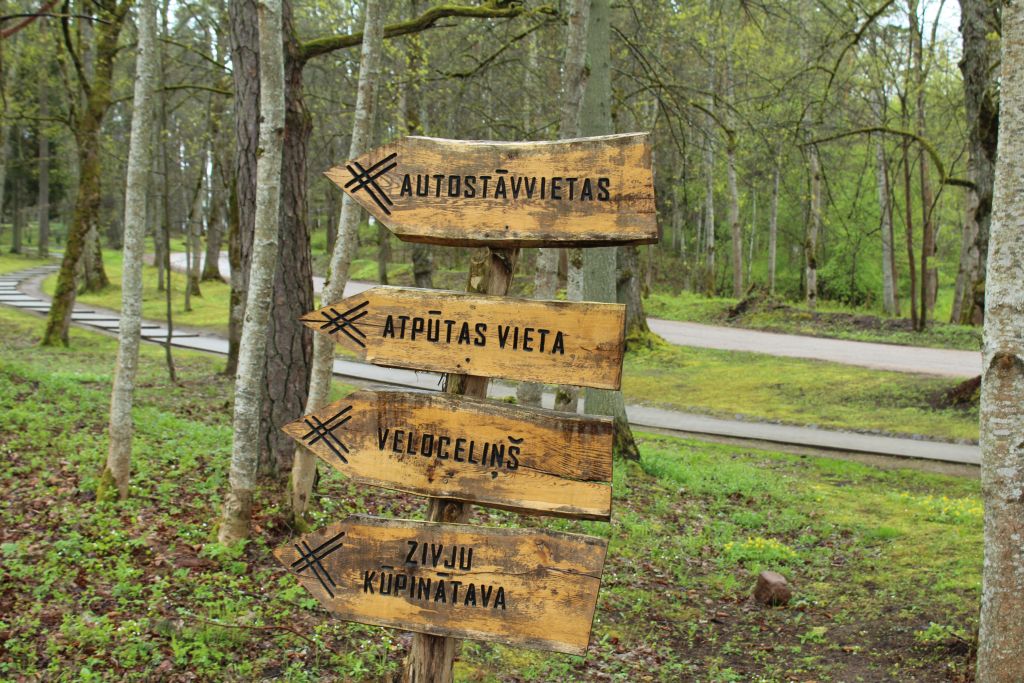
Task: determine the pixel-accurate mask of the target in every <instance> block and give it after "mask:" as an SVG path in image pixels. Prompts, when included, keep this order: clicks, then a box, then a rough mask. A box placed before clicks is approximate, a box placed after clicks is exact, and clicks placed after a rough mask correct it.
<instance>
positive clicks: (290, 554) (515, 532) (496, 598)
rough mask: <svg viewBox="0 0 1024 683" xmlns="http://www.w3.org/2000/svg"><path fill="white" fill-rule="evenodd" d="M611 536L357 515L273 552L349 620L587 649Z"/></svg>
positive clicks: (558, 649) (580, 651) (510, 642)
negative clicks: (606, 539)
mask: <svg viewBox="0 0 1024 683" xmlns="http://www.w3.org/2000/svg"><path fill="white" fill-rule="evenodd" d="M607 549H608V542H607V541H605V540H604V539H601V538H594V537H590V536H579V535H573V534H565V533H557V532H550V531H540V530H534V529H493V528H483V527H473V526H468V525H464V524H437V523H433V522H413V521H409V520H402V519H381V518H376V517H367V516H363V515H353V516H351V517H349V518H348V519H346V520H345V521H343V522H340V523H338V524H334V525H332V526H329V527H327V528H325V529H322V530H319V531H316V532H313V533H311V534H307V535H305V536H302V537H300V538H298V539H295V541H294V542H293V543H289V544H287V545H284V546H281V547H280V548H278V549H277V550H275V551H274V555H275V556H276V557H277V559H278V560H279V561H280V562H281V564H283V565H284V566H285V568H287V569H288V571H289V572H291V573H292V574H294V575H295V576H296V577H297V578H298V580H299V581H300V582H301V583H302V584H303V585H304V586H305V587H306V588H307V589H308V590H309V591H310V593H312V594H313V595H314V596H315V597H316V599H317V600H319V601H320V603H321V604H323V606H324V607H325V608H326V609H327V610H329V611H330V612H332V613H334V614H336V615H338V616H339V617H341V618H342V619H347V620H349V621H358V622H361V623H364V624H375V625H378V626H390V627H393V628H400V629H404V630H410V631H418V632H421V633H430V634H434V635H440V636H452V637H456V638H472V639H476V640H491V641H495V642H499V643H505V644H508V645H522V646H526V647H533V648H538V649H543V650H554V651H556V652H565V653H569V654H576V655H582V654H585V653H586V651H587V645H588V643H589V641H590V629H591V623H592V621H593V618H594V610H595V608H596V607H597V593H598V590H599V589H600V587H601V572H602V569H603V567H604V558H605V553H606V552H607Z"/></svg>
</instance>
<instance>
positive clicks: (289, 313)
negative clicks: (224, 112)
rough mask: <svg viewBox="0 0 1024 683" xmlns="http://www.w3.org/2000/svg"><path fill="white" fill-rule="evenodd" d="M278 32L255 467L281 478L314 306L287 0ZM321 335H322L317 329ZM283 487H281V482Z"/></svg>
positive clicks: (291, 446) (301, 124)
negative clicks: (272, 215) (280, 124)
mask: <svg viewBox="0 0 1024 683" xmlns="http://www.w3.org/2000/svg"><path fill="white" fill-rule="evenodd" d="M283 20H284V30H285V37H286V39H287V42H286V45H285V48H286V53H285V129H286V133H285V136H284V148H283V151H282V163H283V166H282V171H281V173H282V176H281V204H280V217H279V223H278V225H279V231H280V232H279V235H278V240H279V245H280V246H279V255H278V259H277V269H276V272H275V274H274V296H273V299H274V306H273V308H272V309H271V318H270V328H269V330H268V339H269V340H268V344H267V361H266V362H267V367H266V381H265V383H264V388H263V402H262V409H263V419H262V421H261V422H260V443H261V444H262V445H263V449H262V452H261V456H260V467H261V473H263V474H266V475H269V476H272V477H274V478H277V479H280V480H281V481H282V483H284V482H285V481H286V480H287V477H288V475H289V472H290V471H291V469H292V465H293V462H294V454H295V442H294V441H292V439H291V437H289V436H288V435H287V434H285V433H284V432H282V431H281V428H280V427H281V425H283V424H285V423H287V422H290V421H291V420H294V419H295V417H296V415H300V414H301V412H302V408H303V406H304V405H305V404H306V397H307V392H308V391H309V378H310V371H311V368H312V363H313V339H312V338H313V336H314V335H313V333H312V332H311V331H310V330H309V329H308V328H306V327H305V326H304V325H299V324H297V323H296V320H298V318H299V317H300V316H302V315H304V314H306V313H308V312H309V311H310V310H312V308H313V263H312V253H311V248H310V236H309V225H308V224H307V223H306V214H307V211H306V149H307V147H308V143H309V135H310V132H311V131H312V128H313V124H312V120H311V118H310V115H309V112H308V111H307V110H306V107H305V104H304V103H303V100H302V69H303V66H304V64H303V63H302V62H301V61H299V59H298V58H297V54H298V50H299V45H298V42H297V40H296V38H295V31H294V30H293V28H292V12H291V2H290V0H284V2H283ZM316 336H322V335H316ZM282 488H284V487H282Z"/></svg>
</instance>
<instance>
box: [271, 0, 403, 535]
mask: <svg viewBox="0 0 1024 683" xmlns="http://www.w3.org/2000/svg"><path fill="white" fill-rule="evenodd" d="M365 15H366V16H365V26H364V31H363V34H364V36H365V39H364V40H363V45H362V54H361V57H360V66H359V83H358V86H357V89H356V108H355V112H354V114H353V124H352V139H351V143H350V147H349V157H348V158H349V159H355V158H356V157H358V156H359V155H360V154H362V153H363V152H364V151H366V149H367V148H368V147H369V146H370V144H371V142H372V140H373V123H374V115H375V113H376V104H377V86H378V82H379V81H380V63H381V53H382V51H383V40H384V11H383V8H382V7H381V3H380V2H379V1H378V0H368V2H367V3H366V9H365ZM359 215H360V208H359V205H358V204H356V203H355V202H354V201H352V199H351V198H350V197H349V196H348V195H347V194H346V195H344V197H343V198H342V201H341V216H340V219H339V221H338V240H337V243H336V244H335V246H334V251H333V252H332V253H331V262H330V266H329V270H328V274H327V282H326V283H325V284H324V289H323V292H322V293H321V295H320V302H321V305H324V306H326V305H329V304H332V303H335V302H337V301H340V300H341V299H342V298H343V296H344V292H345V284H346V283H347V282H348V270H349V265H350V264H351V262H352V253H353V251H354V248H355V244H356V230H357V228H358V225H359ZM333 366H334V341H333V340H331V339H330V338H329V337H326V336H324V335H322V334H318V335H315V336H314V338H313V362H312V367H311V374H310V381H309V394H308V397H307V398H306V405H305V412H306V413H311V412H313V411H316V410H319V409H320V408H322V407H323V406H324V405H325V404H326V403H327V399H328V395H329V393H330V389H331V377H332V371H333ZM293 419H294V418H293ZM315 477H316V456H315V455H313V453H312V452H310V451H309V450H308V449H306V448H303V447H301V446H300V447H299V448H297V449H295V462H294V465H293V467H292V475H291V515H292V521H293V523H294V524H295V525H296V526H297V527H299V528H303V527H304V526H305V525H306V511H307V510H308V509H309V497H310V494H311V492H312V489H313V480H314V478H315Z"/></svg>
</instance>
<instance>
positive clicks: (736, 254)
mask: <svg viewBox="0 0 1024 683" xmlns="http://www.w3.org/2000/svg"><path fill="white" fill-rule="evenodd" d="M725 154H726V161H727V166H728V174H727V175H728V181H729V233H730V235H731V236H732V295H733V297H735V298H737V299H739V298H741V297H742V296H743V226H742V225H741V224H740V195H739V189H738V188H737V187H736V142H735V140H732V139H731V138H730V140H729V144H728V145H727V146H726V149H725Z"/></svg>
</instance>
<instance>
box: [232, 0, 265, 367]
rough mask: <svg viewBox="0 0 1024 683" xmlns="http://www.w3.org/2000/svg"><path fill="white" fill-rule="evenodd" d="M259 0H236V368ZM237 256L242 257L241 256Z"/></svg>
mask: <svg viewBox="0 0 1024 683" xmlns="http://www.w3.org/2000/svg"><path fill="white" fill-rule="evenodd" d="M256 15H257V12H256V0H230V4H229V11H228V18H229V21H230V26H231V64H232V69H231V75H232V78H233V79H234V97H233V98H232V99H233V100H234V105H235V117H234V118H235V192H234V206H235V207H236V208H237V222H236V223H235V225H236V226H237V229H236V230H235V232H234V234H233V235H232V236H233V238H234V241H233V242H232V244H231V245H230V246H229V249H230V256H231V258H232V262H231V302H230V306H231V314H230V318H229V322H228V359H227V366H226V368H225V372H226V373H227V374H229V375H233V374H235V372H236V370H237V368H238V352H239V347H240V340H241V336H242V325H243V320H244V319H245V302H246V295H247V292H248V289H249V264H250V262H251V254H252V239H253V238H252V235H253V227H254V224H255V207H256V150H257V147H258V145H259V109H260V63H259V50H258V48H257V45H258V43H259V38H258V28H257V20H256ZM236 257H237V263H236V262H235V258H236Z"/></svg>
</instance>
